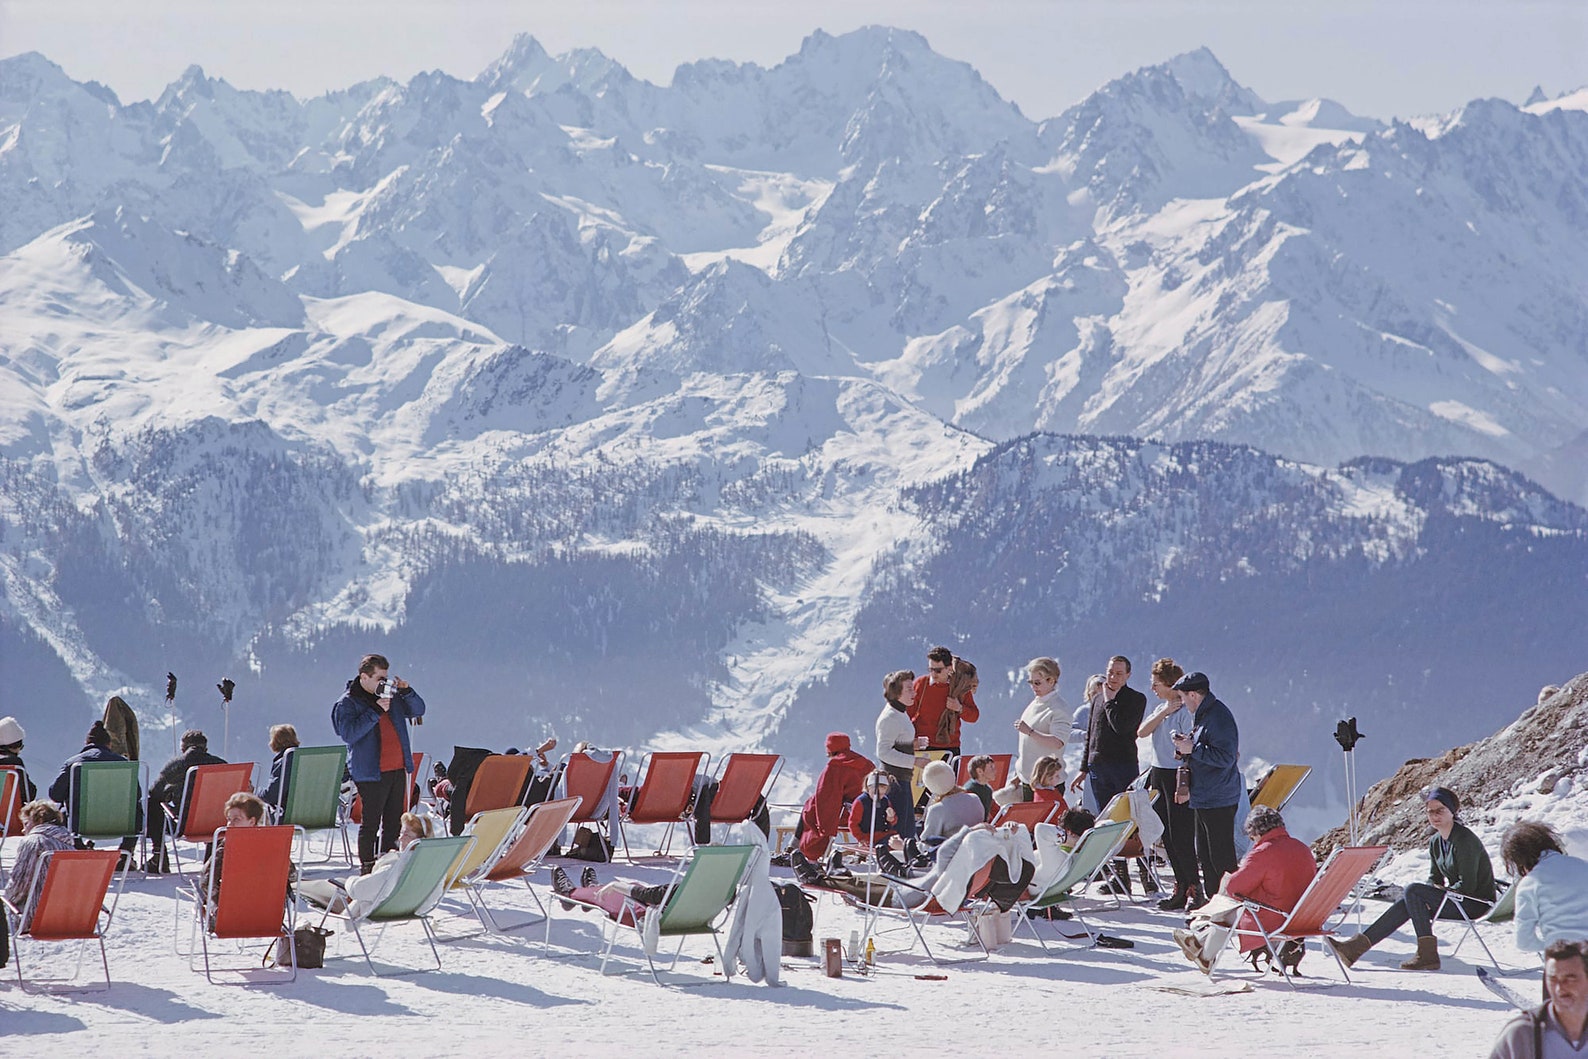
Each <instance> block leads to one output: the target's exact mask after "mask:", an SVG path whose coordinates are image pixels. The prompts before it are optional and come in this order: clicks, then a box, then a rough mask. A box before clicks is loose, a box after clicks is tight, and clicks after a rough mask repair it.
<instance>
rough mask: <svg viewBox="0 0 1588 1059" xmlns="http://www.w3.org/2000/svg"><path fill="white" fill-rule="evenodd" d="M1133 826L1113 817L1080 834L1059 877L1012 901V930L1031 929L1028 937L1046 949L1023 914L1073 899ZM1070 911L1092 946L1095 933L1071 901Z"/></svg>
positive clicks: (1043, 942) (1039, 936)
mask: <svg viewBox="0 0 1588 1059" xmlns="http://www.w3.org/2000/svg"><path fill="white" fill-rule="evenodd" d="M1135 826H1136V825H1135V824H1132V823H1131V822H1130V821H1129V820H1115V821H1110V822H1107V823H1101V824H1098V825H1097V826H1096V827H1094V828H1092V829H1091V830H1089V831H1087V832H1086V834H1084V835H1082V836H1081V841H1079V842H1077V843H1076V844H1075V849H1074V851H1073V852H1071V854H1070V863H1069V864H1067V865H1065V868H1064V871H1063V872H1061V873H1060V875H1059V877H1058V878H1057V879H1054V880H1053V882H1051V883H1049V884H1048V886H1047V888H1046V889H1044V890H1043V891H1042V892H1041V893H1039V894H1037V895H1036V896H1034V897H1031V898H1028V899H1026V900H1024V901H1020V902H1017V903H1016V905H1015V908H1014V918H1015V930H1016V931H1018V930H1019V929H1020V928H1021V927H1022V926H1023V927H1025V928H1026V929H1027V930H1029V931H1030V932H1031V936H1032V937H1034V938H1036V939H1037V944H1038V945H1041V946H1042V951H1043V952H1047V951H1048V943H1047V942H1045V941H1043V940H1042V935H1041V933H1039V932H1038V930H1037V928H1036V924H1035V923H1034V922H1032V920H1031V918H1030V917H1029V916H1028V915H1027V914H1026V913H1027V912H1029V911H1033V910H1035V911H1041V910H1043V909H1048V908H1053V907H1055V906H1057V905H1061V904H1064V903H1065V902H1074V900H1075V898H1077V897H1079V896H1080V893H1081V892H1082V891H1084V890H1085V889H1086V884H1087V883H1088V882H1089V881H1091V879H1092V877H1093V876H1095V875H1096V874H1097V873H1098V871H1099V869H1101V868H1102V866H1103V863H1104V862H1105V861H1107V860H1108V859H1109V858H1110V857H1112V856H1113V855H1114V850H1115V849H1117V848H1118V847H1119V845H1120V843H1122V842H1124V841H1125V836H1126V835H1128V834H1129V833H1130V829H1131V828H1133V827H1135ZM1071 912H1072V913H1073V914H1074V916H1075V922H1076V923H1078V924H1080V926H1081V929H1082V930H1084V931H1086V940H1087V944H1088V946H1091V945H1096V944H1097V933H1096V932H1095V931H1093V930H1092V927H1091V925H1090V924H1089V923H1087V922H1086V917H1085V916H1083V915H1082V914H1081V910H1080V909H1079V908H1077V907H1074V906H1073V904H1072V907H1071ZM1061 936H1063V937H1069V935H1063V934H1062V933H1061ZM1077 937H1078V936H1077ZM1072 940H1073V939H1072Z"/></svg>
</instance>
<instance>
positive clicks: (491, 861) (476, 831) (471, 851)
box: [440, 805, 529, 941]
mask: <svg viewBox="0 0 1588 1059" xmlns="http://www.w3.org/2000/svg"><path fill="white" fill-rule="evenodd" d="M528 815H529V810H528V809H526V808H525V807H524V806H522V805H511V806H508V807H507V808H506V809H487V810H486V811H485V812H483V813H475V814H474V819H472V820H470V821H469V824H468V826H467V827H465V828H464V829H463V833H464V834H466V835H472V836H473V837H474V843H473V844H472V845H469V846H465V847H463V848H462V849H460V850H459V851H458V855H457V858H456V859H455V860H454V861H453V862H452V866H451V867H450V868H448V869H447V874H446V878H447V879H448V880H449V881H448V883H447V893H448V895H449V896H450V894H451V892H452V891H454V890H461V891H465V894H464V896H465V898H467V889H468V886H469V884H470V883H471V882H473V881H474V880H475V879H476V878H477V877H480V876H483V875H486V874H488V873H489V872H490V870H491V869H492V868H494V867H495V866H496V862H497V860H499V859H500V858H501V856H502V854H503V853H505V852H506V851H507V850H508V849H510V848H511V847H512V845H513V839H514V838H516V837H518V830H519V828H520V827H521V826H522V825H523V823H524V817H526V816H528ZM473 915H474V904H473V902H472V901H470V902H469V916H470V917H471V918H472V917H473ZM484 932H485V924H483V923H481V924H480V929H479V930H476V931H471V932H470V933H468V934H457V935H453V936H451V937H446V938H441V939H440V940H441V941H457V940H459V939H460V938H465V937H472V936H474V935H475V934H481V933H484Z"/></svg>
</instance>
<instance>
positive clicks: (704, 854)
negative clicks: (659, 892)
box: [592, 846, 760, 985]
mask: <svg viewBox="0 0 1588 1059" xmlns="http://www.w3.org/2000/svg"><path fill="white" fill-rule="evenodd" d="M759 849H760V847H759V846H697V847H696V848H695V852H694V856H692V857H691V858H690V859H689V860H687V861H684V862H682V863H681V864H680V871H679V872H678V873H675V874H674V876H673V879H674V882H673V891H672V893H671V894H669V895H668V898H667V901H666V903H664V904H663V905H662V906H661V907H660V908H645V907H644V906H643V905H639V904H637V903H634V902H628V903H626V905H625V911H626V913H627V912H632V913H634V914H632V915H630V914H625V915H623V916H621V917H620V918H619V919H612V918H607V919H605V920H604V921H603V922H604V924H605V927H604V929H605V931H606V935H607V937H606V948H605V949H604V950H603V951H602V953H601V973H602V974H605V973H606V969H607V961H608V960H610V959H611V957H612V946H613V945H614V944H615V943H616V942H617V938H618V934H619V933H620V931H621V929H622V928H625V927H626V928H628V929H630V930H633V931H635V932H636V933H639V932H640V931H642V930H643V929H644V923H645V917H646V916H660V917H661V921H660V922H659V923H658V924H657V928H658V929H657V933H658V934H659V936H660V937H663V938H677V939H678V948H677V949H676V950H675V951H674V952H673V962H672V965H671V966H670V967H669V968H668V970H673V969H675V968H677V966H678V957H679V955H680V954H681V953H682V952H683V951H684V940H685V939H686V938H689V937H691V936H692V935H697V934H709V935H710V936H711V940H712V944H713V945H715V946H716V949H717V966H718V967H720V968H721V969H722V975H723V979H724V980H725V981H732V980H733V968H732V966H731V962H732V961H730V960H728V959H727V958H726V957H725V956H724V955H723V952H722V943H721V942H720V941H719V940H718V939H717V933H718V931H717V926H716V924H717V922H718V920H720V919H721V918H722V914H723V913H724V912H725V911H727V909H728V907H729V906H730V905H732V904H733V901H734V898H735V897H737V896H738V893H739V884H740V883H741V882H743V881H744V873H745V870H746V869H747V868H748V867H749V866H750V858H751V857H753V856H755V854H756V853H757V852H758V851H759ZM592 907H593V906H592ZM640 951H641V952H642V953H644V954H645V962H646V964H647V965H648V966H649V967H650V971H651V979H652V980H653V981H654V982H656V984H657V985H661V984H663V983H662V979H661V976H659V975H658V974H657V973H656V961H655V960H654V959H652V957H651V954H650V953H649V952H647V951H646V949H645V946H644V945H643V944H641V946H640ZM699 984H701V985H704V984H706V983H704V982H702V983H699Z"/></svg>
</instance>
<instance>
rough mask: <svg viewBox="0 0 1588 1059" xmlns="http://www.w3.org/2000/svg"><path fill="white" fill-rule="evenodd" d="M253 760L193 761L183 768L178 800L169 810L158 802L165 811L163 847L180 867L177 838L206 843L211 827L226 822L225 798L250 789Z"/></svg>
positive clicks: (212, 830)
mask: <svg viewBox="0 0 1588 1059" xmlns="http://www.w3.org/2000/svg"><path fill="white" fill-rule="evenodd" d="M253 776H254V763H253V762H252V761H241V762H237V763H236V764H226V765H194V766H193V767H192V768H190V769H188V770H187V780H186V781H185V782H184V783H183V785H182V800H181V801H180V802H179V803H178V804H177V808H176V810H175V811H174V812H173V811H172V809H171V807H170V806H169V805H165V804H163V803H162V804H161V806H160V808H161V810H163V811H164V813H165V822H164V826H165V842H166V849H167V850H169V851H170V854H171V856H172V857H173V858H175V860H176V870H177V872H178V873H181V871H182V854H181V852H180V847H178V846H177V843H178V842H188V843H195V844H198V843H207V842H209V841H210V839H211V837H212V836H213V835H214V834H215V829H216V828H218V827H225V826H226V799H228V798H230V797H231V796H232V795H234V794H238V793H240V792H249V793H252V791H253V787H252V782H253Z"/></svg>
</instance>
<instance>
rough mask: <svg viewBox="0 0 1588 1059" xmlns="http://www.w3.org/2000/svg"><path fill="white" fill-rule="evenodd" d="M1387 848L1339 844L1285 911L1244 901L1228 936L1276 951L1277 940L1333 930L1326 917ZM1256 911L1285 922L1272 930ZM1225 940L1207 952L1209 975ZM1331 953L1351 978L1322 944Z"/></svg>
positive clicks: (1286, 973)
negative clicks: (1250, 939)
mask: <svg viewBox="0 0 1588 1059" xmlns="http://www.w3.org/2000/svg"><path fill="white" fill-rule="evenodd" d="M1387 852H1389V847H1388V846H1341V847H1339V848H1338V849H1336V850H1335V851H1334V852H1333V853H1331V854H1329V859H1328V860H1326V861H1324V862H1323V867H1321V868H1319V869H1318V874H1317V875H1314V876H1313V877H1312V882H1310V883H1308V884H1307V889H1306V890H1305V891H1303V892H1302V895H1301V897H1300V898H1299V899H1297V901H1296V907H1295V908H1293V909H1291V910H1290V911H1289V912H1286V911H1285V910H1283V909H1279V908H1271V907H1269V906H1268V905H1265V904H1262V903H1261V902H1258V901H1243V902H1242V907H1243V910H1244V911H1243V913H1242V914H1241V915H1240V916H1238V917H1237V918H1236V920H1235V925H1234V926H1232V927H1231V928H1230V931H1229V939H1228V940H1234V939H1236V938H1241V937H1260V938H1262V939H1263V944H1264V945H1266V946H1267V947H1268V951H1269V952H1271V953H1273V952H1277V951H1278V944H1279V943H1283V942H1286V941H1299V942H1301V943H1302V944H1303V945H1305V944H1306V943H1307V939H1309V938H1323V937H1325V936H1326V935H1330V934H1333V933H1334V928H1333V927H1331V926H1329V925H1328V921H1329V920H1330V919H1331V918H1332V917H1333V916H1334V915H1335V913H1336V912H1338V911H1340V907H1341V905H1342V904H1343V903H1344V902H1345V899H1346V898H1347V897H1349V896H1350V894H1351V891H1352V890H1353V889H1355V888H1356V885H1357V883H1359V882H1361V881H1362V877H1363V876H1365V875H1366V874H1367V873H1368V872H1370V871H1372V870H1373V865H1375V864H1377V863H1378V862H1379V860H1380V858H1382V857H1383V856H1384V854H1385V853H1387ZM1258 912H1272V913H1274V914H1276V915H1281V916H1284V922H1282V923H1280V924H1279V926H1277V927H1275V928H1274V929H1273V930H1269V929H1268V928H1266V927H1264V926H1263V921H1262V919H1261V918H1260V917H1259V916H1258V915H1257V913H1258ZM1248 918H1249V919H1250V921H1251V922H1253V923H1255V924H1257V929H1256V930H1253V929H1251V928H1250V927H1247V926H1245V925H1244V924H1245V923H1246V922H1247V920H1248ZM1228 947H1229V946H1228V944H1225V945H1221V946H1219V948H1218V951H1216V952H1213V953H1211V954H1208V959H1209V964H1208V975H1209V976H1212V974H1213V967H1214V966H1215V965H1217V963H1218V958H1219V956H1220V955H1221V954H1222V953H1223V951H1224V950H1225V949H1226V948H1228ZM1325 948H1327V949H1328V950H1329V951H1330V953H1331V954H1333V956H1334V962H1335V963H1337V964H1338V965H1339V967H1340V974H1341V975H1343V976H1344V978H1345V980H1346V981H1347V982H1350V981H1351V975H1350V972H1348V971H1347V970H1346V967H1345V961H1343V960H1341V959H1340V954H1339V953H1337V952H1335V951H1334V947H1333V946H1325ZM1278 966H1279V969H1280V973H1281V974H1283V975H1284V976H1285V981H1286V982H1288V983H1289V984H1290V987H1291V988H1292V989H1294V988H1295V987H1296V982H1295V979H1294V977H1293V976H1292V975H1291V973H1290V972H1289V971H1288V970H1286V969H1285V966H1284V964H1283V963H1278Z"/></svg>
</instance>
